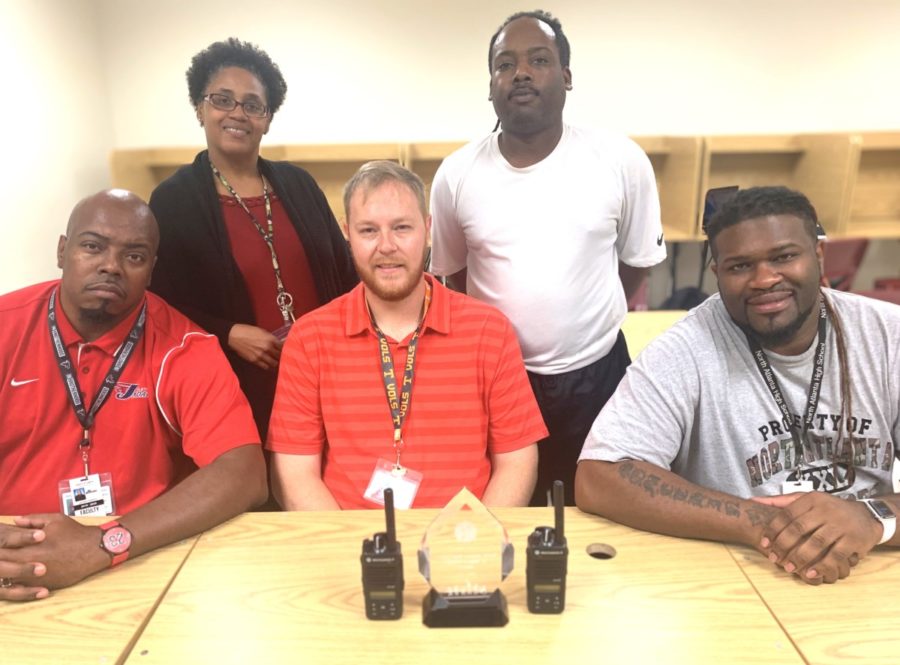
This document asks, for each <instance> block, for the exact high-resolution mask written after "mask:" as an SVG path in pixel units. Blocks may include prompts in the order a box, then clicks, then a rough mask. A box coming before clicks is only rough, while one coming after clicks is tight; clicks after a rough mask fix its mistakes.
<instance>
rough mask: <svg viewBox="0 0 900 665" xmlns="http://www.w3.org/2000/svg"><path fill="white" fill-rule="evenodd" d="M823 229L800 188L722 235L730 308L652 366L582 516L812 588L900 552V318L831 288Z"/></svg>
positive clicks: (774, 197) (710, 308)
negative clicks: (878, 548)
mask: <svg viewBox="0 0 900 665" xmlns="http://www.w3.org/2000/svg"><path fill="white" fill-rule="evenodd" d="M816 223H817V220H816V212H815V209H814V208H813V207H812V205H811V204H810V202H809V200H808V199H807V198H806V197H805V196H803V195H802V194H800V193H799V192H794V191H791V190H789V189H786V188H784V187H756V188H752V189H747V190H743V191H741V192H739V193H738V194H737V195H736V196H735V197H734V199H732V200H731V201H730V202H728V203H726V204H725V205H724V206H723V208H722V210H721V211H720V212H719V213H717V214H716V216H715V217H713V219H712V220H711V221H710V223H709V226H708V227H707V229H706V232H707V235H708V237H709V243H710V247H711V249H712V255H713V261H714V263H713V266H712V269H713V272H715V274H716V279H717V281H718V286H719V293H718V294H717V295H714V296H712V297H711V298H709V299H708V300H707V301H705V302H704V303H703V304H702V305H700V306H699V307H696V308H694V309H693V310H691V312H690V313H689V314H688V315H687V316H686V317H685V318H684V319H683V320H682V321H680V322H679V323H677V324H675V326H673V327H672V328H671V329H669V330H668V331H666V332H665V333H664V334H663V335H661V336H660V337H659V338H657V339H656V340H654V341H653V343H651V344H650V345H649V346H648V347H647V348H646V349H645V350H644V351H643V352H642V353H641V355H640V357H639V358H638V359H637V361H636V362H635V364H634V365H632V366H631V367H630V368H629V369H628V373H627V374H626V375H625V378H624V379H623V380H622V383H621V384H620V385H619V388H618V390H616V394H615V395H613V397H612V399H610V400H609V402H608V403H607V405H606V406H605V407H604V408H603V411H602V412H601V413H600V415H599V416H598V417H597V421H596V422H595V423H594V426H593V427H592V428H591V432H590V435H589V436H588V438H587V441H586V442H585V445H584V451H583V452H582V455H581V461H580V463H579V465H578V474H577V480H576V487H575V490H576V497H577V501H578V506H579V507H580V508H581V509H582V510H585V511H588V512H592V513H597V514H600V515H603V516H604V517H608V518H610V519H614V520H616V521H619V522H622V523H623V524H627V525H629V526H632V527H636V528H641V529H646V530H648V531H656V532H659V533H666V534H670V535H675V536H684V537H690V538H705V539H709V540H720V541H728V542H739V543H743V544H746V545H749V546H752V547H756V548H757V549H758V550H759V551H760V552H762V553H763V554H764V555H766V556H768V557H769V558H770V560H771V561H772V562H773V563H777V564H778V565H780V566H782V567H783V568H784V570H786V571H787V572H789V573H795V574H796V575H797V576H799V578H800V579H802V580H803V581H804V582H807V583H809V584H820V583H822V582H834V581H836V580H838V579H841V578H844V577H846V576H847V575H849V573H850V568H851V567H852V566H853V565H855V564H856V563H857V562H858V561H859V560H860V559H861V558H862V557H864V556H865V555H866V553H867V552H868V551H869V550H870V549H872V547H874V546H875V545H878V544H880V543H887V544H890V545H898V544H900V538H898V537H897V535H895V532H896V517H895V514H896V513H897V512H898V511H900V497H898V495H897V494H895V493H894V488H893V484H892V477H891V472H892V468H893V466H894V465H895V464H896V456H897V451H898V443H900V373H898V372H897V367H900V307H897V306H896V305H893V304H891V303H886V302H881V301H877V300H872V299H869V298H864V297H862V296H858V295H854V294H850V293H843V292H840V291H832V290H831V289H822V288H820V286H819V285H820V283H821V275H822V260H823V254H822V243H821V242H819V241H818V240H817V238H816ZM751 497H752V498H751Z"/></svg>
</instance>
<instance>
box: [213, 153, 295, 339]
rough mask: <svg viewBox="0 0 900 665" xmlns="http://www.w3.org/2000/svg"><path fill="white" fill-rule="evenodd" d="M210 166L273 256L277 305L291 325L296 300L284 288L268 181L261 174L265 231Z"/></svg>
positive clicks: (240, 199)
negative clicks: (277, 252) (264, 205)
mask: <svg viewBox="0 0 900 665" xmlns="http://www.w3.org/2000/svg"><path fill="white" fill-rule="evenodd" d="M209 166H210V168H212V172H213V175H215V176H216V178H218V179H219V182H221V183H222V186H223V187H224V188H225V189H227V190H228V193H229V194H231V196H232V197H233V198H234V200H235V201H237V202H238V205H240V206H241V208H243V209H244V212H245V213H247V216H248V217H249V218H250V221H251V222H253V226H255V227H256V230H257V232H258V233H259V235H260V237H262V239H263V241H264V242H265V243H266V247H268V248H269V254H270V255H271V256H272V269H273V270H274V271H275V288H276V289H277V291H278V293H277V294H276V296H275V304H276V305H278V309H279V310H280V311H281V316H282V318H283V319H284V323H285V325H290V324H291V323H292V322H293V321H294V298H293V296H292V295H291V294H290V293H288V292H287V289H285V288H284V282H283V281H282V280H281V264H280V263H278V254H276V253H275V226H274V225H273V224H272V202H271V201H270V200H269V187H268V186H267V185H266V179H265V178H263V177H262V174H260V176H259V177H260V179H261V180H262V186H263V199H264V200H265V202H266V227H267V229H264V228H263V227H262V224H260V223H259V221H258V220H257V219H256V215H254V214H253V213H252V212H250V208H248V207H247V204H246V203H244V199H242V198H241V197H240V196H238V193H237V192H236V191H234V188H233V187H232V186H231V185H229V184H228V181H227V180H225V176H223V175H222V174H221V173H220V172H219V169H217V168H216V165H215V164H213V163H212V162H210V163H209Z"/></svg>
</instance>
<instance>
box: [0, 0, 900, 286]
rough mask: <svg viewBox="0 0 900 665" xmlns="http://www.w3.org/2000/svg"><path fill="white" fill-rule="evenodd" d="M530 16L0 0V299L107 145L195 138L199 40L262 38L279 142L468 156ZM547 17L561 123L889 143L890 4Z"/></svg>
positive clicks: (464, 2) (897, 22) (200, 2)
mask: <svg viewBox="0 0 900 665" xmlns="http://www.w3.org/2000/svg"><path fill="white" fill-rule="evenodd" d="M539 4H544V3H535V2H530V3H529V2H526V3H521V1H520V0H516V1H512V0H493V1H492V2H484V0H455V1H445V0H434V1H433V2H430V3H429V2H422V1H421V0H390V1H388V0H371V1H370V2H362V1H360V0H303V1H301V0H281V1H278V0H256V1H255V2H247V1H246V0H242V1H241V2H234V1H232V0H215V1H213V0H193V1H191V2H184V0H154V1H152V2H147V0H0V55H4V56H6V57H5V58H4V60H3V61H4V62H6V63H15V66H13V67H9V64H8V69H9V70H11V73H12V76H13V81H14V84H15V86H14V88H13V89H10V88H7V89H6V90H5V91H4V92H5V97H6V98H7V99H8V98H9V95H10V93H11V92H12V91H14V90H15V89H17V90H19V91H21V93H22V94H24V96H25V98H26V99H27V100H28V103H29V111H28V112H27V113H12V114H11V113H10V112H9V111H8V110H6V108H4V107H5V106H6V104H0V114H2V118H3V119H5V123H4V125H5V128H6V129H7V139H8V143H7V145H8V146H10V145H11V147H12V150H10V151H9V152H8V153H7V159H6V166H5V167H4V172H9V174H8V175H5V177H3V178H0V197H2V198H0V200H2V201H3V202H4V203H5V208H6V209H7V210H12V211H15V214H14V216H9V215H8V216H7V217H6V219H4V220H3V222H2V224H3V228H4V230H5V231H7V233H5V234H4V238H5V239H6V240H7V242H5V243H3V244H2V246H0V292H3V291H6V290H9V289H12V288H14V287H17V286H22V285H25V284H28V283H30V282H33V281H35V280H37V279H40V278H45V277H50V276H53V275H54V274H55V270H54V269H53V261H52V257H53V251H54V248H55V238H56V236H57V235H58V233H59V231H60V230H61V228H62V227H63V226H64V224H65V219H66V216H67V213H68V210H69V209H70V208H71V206H72V204H73V203H74V202H75V201H76V200H77V199H78V198H79V197H80V196H82V195H85V194H88V193H91V192H93V191H95V190H97V189H99V188H100V187H102V186H104V185H105V184H106V182H107V171H106V169H107V166H106V165H107V155H108V152H109V149H110V148H111V147H120V148H125V147H144V146H164V145H199V144H200V143H201V142H202V140H203V136H202V133H201V130H200V128H199V127H198V126H197V123H196V120H195V118H194V115H193V112H192V110H191V108H190V106H189V104H188V101H187V86H186V84H185V81H184V71H185V69H186V68H187V66H188V64H189V62H190V58H191V56H192V55H193V54H194V53H196V52H197V51H198V50H200V49H201V48H203V47H205V46H206V45H208V44H209V43H210V42H212V41H215V40H218V39H222V38H224V37H227V36H230V35H234V36H238V37H240V38H241V39H245V40H250V41H254V42H256V43H258V44H259V45H260V46H262V47H263V48H264V49H266V50H267V51H268V52H269V54H270V55H271V56H272V57H273V58H274V59H275V61H276V62H278V63H279V65H280V66H281V68H282V71H283V72H284V75H285V77H286V79H287V81H288V87H289V89H288V96H287V101H286V103H285V106H284V107H283V109H282V110H281V112H279V113H278V115H277V116H276V118H275V120H274V122H273V125H272V131H271V132H270V134H269V136H268V137H267V139H266V140H267V141H268V142H270V143H273V144H275V143H333V142H375V141H387V142H390V141H402V140H465V139H468V138H472V137H474V136H478V135H481V134H484V133H486V132H487V131H489V130H490V129H491V127H492V126H493V122H494V117H493V112H492V109H491V106H490V103H489V102H488V101H487V84H488V70H487V43H488V40H489V38H490V35H491V33H492V32H493V30H494V29H495V28H496V26H497V25H498V24H499V23H500V22H501V21H502V20H503V19H504V18H505V17H506V16H507V15H508V14H510V13H512V12H513V11H516V10H519V9H523V8H526V9H527V8H531V7H532V6H533V5H539ZM544 7H545V8H546V9H549V10H550V11H552V12H554V13H555V14H556V15H557V16H559V17H560V19H561V20H562V22H563V26H564V28H565V30H566V32H567V34H568V35H569V38H570V41H571V42H572V48H573V58H572V70H573V77H574V85H575V89H574V91H573V92H572V93H571V95H570V97H569V101H568V107H567V117H568V118H569V119H570V120H572V121H575V122H584V123H595V124H603V125H606V126H610V127H615V128H618V129H621V130H622V131H625V132H627V133H629V134H710V133H750V132H797V131H840V130H852V129H897V128H898V127H900V111H898V109H900V85H898V74H897V72H898V71H900V38H898V37H897V34H898V33H897V27H898V26H900V2H897V0H856V1H855V2H852V3H851V2H845V1H844V0H778V1H775V0H757V1H755V2H746V1H738V0H683V1H681V2H678V1H676V0H631V1H630V2H624V0H617V1H615V2H613V1H612V0H556V1H555V2H552V3H546V4H544ZM104 81H107V82H109V86H108V90H107V89H106V88H105V86H104ZM9 155H15V158H14V159H13V158H10V157H9ZM38 166H40V167H41V172H40V176H39V175H38ZM9 231H12V233H9ZM892 247H893V249H896V247H897V245H896V243H895V244H893V245H892ZM891 255H893V253H891ZM891 271H896V267H891ZM880 272H884V271H883V270H881V271H880Z"/></svg>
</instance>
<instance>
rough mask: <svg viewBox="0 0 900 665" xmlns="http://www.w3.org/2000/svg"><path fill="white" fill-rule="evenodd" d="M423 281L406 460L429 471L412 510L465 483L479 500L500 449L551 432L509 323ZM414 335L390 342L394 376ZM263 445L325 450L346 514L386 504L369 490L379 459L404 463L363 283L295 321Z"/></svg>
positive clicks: (329, 482)
mask: <svg viewBox="0 0 900 665" xmlns="http://www.w3.org/2000/svg"><path fill="white" fill-rule="evenodd" d="M426 279H428V280H429V281H431V282H432V284H433V296H432V302H431V306H430V307H429V309H428V313H427V314H426V316H425V321H424V323H423V326H422V332H421V334H420V338H419V343H418V350H417V354H416V367H415V376H414V378H413V392H412V399H411V401H410V407H409V412H408V414H407V416H406V421H405V423H404V426H403V441H404V448H403V456H402V460H401V462H402V464H403V465H404V466H405V467H408V468H410V469H414V470H416V471H418V472H420V473H422V474H423V478H422V484H421V486H420V487H419V492H418V494H417V495H416V498H415V501H414V502H413V507H415V508H422V507H441V506H443V505H445V504H446V503H447V502H448V501H449V500H450V499H451V498H452V497H453V495H454V494H456V492H458V491H459V489H460V488H462V487H463V486H465V487H468V488H469V490H471V491H472V492H473V493H474V494H475V495H476V496H478V497H481V496H482V494H483V493H484V489H485V487H486V485H487V483H488V480H489V479H490V475H491V462H490V454H491V453H506V452H512V451H514V450H518V449H520V448H524V447H526V446H529V445H531V444H533V443H535V442H536V441H538V440H540V439H542V438H544V437H545V436H546V435H547V430H546V428H545V427H544V422H543V420H542V418H541V414H540V411H539V409H538V406H537V402H536V401H535V398H534V395H533V393H532V391H531V386H530V385H529V383H528V378H527V375H526V373H525V366H524V363H523V361H522V352H521V350H520V348H519V343H518V341H517V340H516V336H515V333H514V331H513V328H512V326H511V325H510V323H509V321H508V320H507V319H506V317H505V316H503V314H501V313H500V312H499V311H498V310H497V309H495V308H493V307H491V306H490V305H487V304H485V303H483V302H481V301H478V300H475V299H474V298H470V297H468V296H465V295H462V294H459V293H456V292H454V291H450V290H449V289H447V288H445V287H443V286H442V285H441V284H440V283H438V282H437V280H433V279H432V278H431V276H430V275H429V276H426ZM411 338H412V335H409V336H408V337H407V338H406V339H404V340H403V341H401V342H396V341H394V340H392V339H390V338H388V342H389V345H390V348H391V353H392V354H393V358H394V367H395V368H397V371H400V372H402V368H403V366H404V364H405V362H406V352H407V349H408V344H409V341H410V339H411ZM266 447H267V448H268V449H269V450H272V451H274V452H278V453H289V454H298V455H311V454H317V453H320V452H321V453H322V456H323V480H324V482H325V485H326V486H327V487H328V489H329V490H330V491H331V493H332V495H333V496H334V498H335V500H336V501H337V502H338V504H339V505H340V506H341V508H343V509H351V508H377V507H379V506H378V505H377V504H375V503H372V502H370V501H368V500H367V499H364V498H363V492H364V491H365V489H366V487H367V485H368V484H369V480H370V479H371V477H372V473H373V471H374V470H375V464H376V462H377V460H378V459H379V458H382V459H386V460H389V461H391V462H393V461H394V459H395V452H394V447H393V424H392V421H391V412H390V409H389V407H388V404H387V398H386V396H385V390H384V382H383V380H382V378H381V361H380V354H379V349H378V338H377V337H376V335H375V331H374V329H373V327H372V323H371V321H370V320H369V316H368V313H367V311H366V306H365V292H364V287H363V285H362V284H360V285H359V286H357V287H356V288H355V289H353V290H352V291H351V292H350V293H348V294H346V295H344V296H341V297H340V298H337V299H335V300H333V301H332V302H330V303H328V304H327V305H325V306H323V307H320V308H319V309H317V310H315V311H313V312H311V313H309V314H307V315H306V316H304V317H302V318H301V319H299V320H298V321H297V323H296V324H294V327H293V329H292V330H291V333H290V335H289V336H288V339H287V341H286V343H285V346H284V350H283V352H282V355H281V362H280V369H279V376H278V388H277V390H276V393H275V405H274V408H273V410H272V421H271V425H270V428H269V438H268V443H267V444H266Z"/></svg>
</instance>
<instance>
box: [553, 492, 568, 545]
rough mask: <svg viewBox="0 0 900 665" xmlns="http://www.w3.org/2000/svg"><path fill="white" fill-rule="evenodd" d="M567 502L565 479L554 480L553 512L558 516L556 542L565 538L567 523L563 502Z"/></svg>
mask: <svg viewBox="0 0 900 665" xmlns="http://www.w3.org/2000/svg"><path fill="white" fill-rule="evenodd" d="M564 503H565V499H564V498H563V481H561V480H554V481H553V512H554V515H555V517H556V526H555V531H556V542H558V543H559V542H563V541H564V540H565V537H566V534H565V524H564V518H563V504H564Z"/></svg>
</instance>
